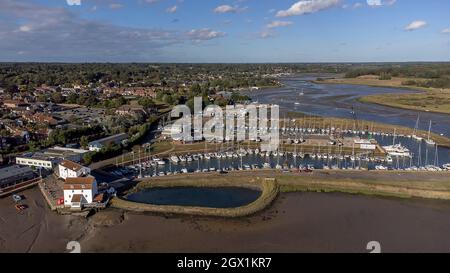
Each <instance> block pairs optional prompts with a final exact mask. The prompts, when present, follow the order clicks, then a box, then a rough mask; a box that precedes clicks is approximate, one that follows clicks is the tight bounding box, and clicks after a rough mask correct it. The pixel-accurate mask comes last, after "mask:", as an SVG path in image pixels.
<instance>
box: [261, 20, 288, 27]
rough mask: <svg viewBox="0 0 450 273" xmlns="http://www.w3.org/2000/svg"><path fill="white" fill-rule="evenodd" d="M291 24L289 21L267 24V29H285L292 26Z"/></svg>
mask: <svg viewBox="0 0 450 273" xmlns="http://www.w3.org/2000/svg"><path fill="white" fill-rule="evenodd" d="M292 24H293V23H292V22H290V21H273V22H271V23H269V24H267V26H266V27H267V28H276V27H287V26H290V25H292Z"/></svg>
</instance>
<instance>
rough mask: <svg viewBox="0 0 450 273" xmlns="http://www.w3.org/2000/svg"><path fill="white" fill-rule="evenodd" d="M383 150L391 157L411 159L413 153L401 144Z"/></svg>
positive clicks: (385, 147) (384, 147)
mask: <svg viewBox="0 0 450 273" xmlns="http://www.w3.org/2000/svg"><path fill="white" fill-rule="evenodd" d="M383 149H384V150H385V151H386V153H387V154H388V155H390V156H399V157H411V153H410V151H409V150H408V148H406V147H404V146H402V145H401V144H395V145H389V146H383Z"/></svg>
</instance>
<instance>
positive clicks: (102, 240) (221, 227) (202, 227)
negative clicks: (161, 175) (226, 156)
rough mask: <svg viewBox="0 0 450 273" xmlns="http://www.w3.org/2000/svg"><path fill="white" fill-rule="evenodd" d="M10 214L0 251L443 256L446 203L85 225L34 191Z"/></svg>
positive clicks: (313, 200)
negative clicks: (374, 250)
mask: <svg viewBox="0 0 450 273" xmlns="http://www.w3.org/2000/svg"><path fill="white" fill-rule="evenodd" d="M23 194H24V195H25V197H26V198H27V200H26V204H28V205H29V206H30V208H29V209H28V210H27V211H26V212H24V213H23V214H18V213H17V212H16V210H15V208H14V206H13V204H12V200H10V199H9V198H7V199H2V200H0V221H1V225H0V252H64V251H66V250H65V248H66V244H67V242H69V241H73V240H78V241H79V242H80V244H81V250H82V252H150V253H153V252H158V253H161V252H162V253H167V252H367V250H366V244H367V242H369V241H373V240H375V241H379V242H380V243H381V245H382V250H383V251H386V252H450V236H449V235H450V202H446V201H435V200H400V199H386V198H375V197H367V196H355V195H346V194H321V193H289V194H281V195H280V197H279V198H278V199H277V201H276V202H275V204H274V205H273V206H272V207H271V208H269V209H267V210H266V211H264V212H261V213H259V214H257V215H255V216H252V217H247V218H240V219H221V218H201V217H186V216H184V217H183V216H161V215H148V214H138V213H129V212H123V211H120V210H115V209H109V210H107V211H104V212H101V213H98V214H96V215H94V216H92V217H91V218H89V219H84V218H78V217H74V216H60V215H56V214H54V213H53V212H51V211H50V210H49V209H48V208H47V207H46V206H45V205H44V201H43V199H42V197H41V196H40V193H39V192H38V190H37V189H36V188H35V189H32V190H28V191H26V192H24V193H23Z"/></svg>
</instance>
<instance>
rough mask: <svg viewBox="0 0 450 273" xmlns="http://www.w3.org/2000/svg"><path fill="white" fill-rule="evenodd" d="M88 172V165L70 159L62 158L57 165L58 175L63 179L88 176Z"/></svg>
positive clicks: (89, 170) (89, 171)
mask: <svg viewBox="0 0 450 273" xmlns="http://www.w3.org/2000/svg"><path fill="white" fill-rule="evenodd" d="M90 173H91V169H89V168H88V167H85V166H82V165H80V164H78V163H75V162H73V161H70V160H63V161H61V163H59V165H58V174H59V177H60V178H62V179H64V180H66V179H67V178H69V177H72V178H76V177H83V176H88V175H89V174H90Z"/></svg>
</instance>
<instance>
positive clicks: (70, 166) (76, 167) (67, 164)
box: [59, 160, 83, 171]
mask: <svg viewBox="0 0 450 273" xmlns="http://www.w3.org/2000/svg"><path fill="white" fill-rule="evenodd" d="M59 165H61V166H63V167H65V168H67V169H70V170H72V171H79V170H81V169H82V168H83V166H81V165H80V164H78V163H75V162H73V161H70V160H63V161H62V162H61V163H59Z"/></svg>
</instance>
